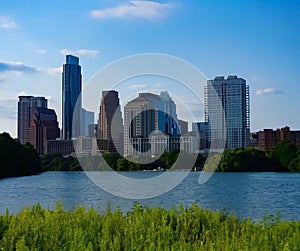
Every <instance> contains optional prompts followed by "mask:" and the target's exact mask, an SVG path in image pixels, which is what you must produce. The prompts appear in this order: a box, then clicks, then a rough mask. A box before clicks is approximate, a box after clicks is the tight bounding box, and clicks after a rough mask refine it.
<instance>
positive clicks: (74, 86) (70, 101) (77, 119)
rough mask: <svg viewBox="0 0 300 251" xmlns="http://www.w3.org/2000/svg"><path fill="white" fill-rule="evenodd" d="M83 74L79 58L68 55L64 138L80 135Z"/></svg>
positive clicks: (64, 73) (65, 71)
mask: <svg viewBox="0 0 300 251" xmlns="http://www.w3.org/2000/svg"><path fill="white" fill-rule="evenodd" d="M81 88H82V76H81V66H80V65H79V58H78V57H75V56H72V55H66V63H65V64H64V65H63V73H62V138H63V139H72V138H76V137H78V136H80V132H81V130H80V124H81V106H82V101H81Z"/></svg>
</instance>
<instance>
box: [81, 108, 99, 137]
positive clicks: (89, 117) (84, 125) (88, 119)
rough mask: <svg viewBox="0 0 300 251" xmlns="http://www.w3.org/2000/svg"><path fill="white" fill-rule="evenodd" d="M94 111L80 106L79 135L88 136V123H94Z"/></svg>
mask: <svg viewBox="0 0 300 251" xmlns="http://www.w3.org/2000/svg"><path fill="white" fill-rule="evenodd" d="M94 123H95V121H94V113H93V112H90V111H87V110H86V109H84V108H82V110H81V134H80V136H89V125H91V124H94Z"/></svg>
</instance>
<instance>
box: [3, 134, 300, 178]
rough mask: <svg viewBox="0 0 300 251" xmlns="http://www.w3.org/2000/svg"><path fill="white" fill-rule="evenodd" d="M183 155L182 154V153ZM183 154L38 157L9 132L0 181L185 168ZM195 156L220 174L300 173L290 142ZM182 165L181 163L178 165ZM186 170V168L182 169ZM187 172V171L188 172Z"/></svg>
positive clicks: (299, 156) (299, 150)
mask: <svg viewBox="0 0 300 251" xmlns="http://www.w3.org/2000/svg"><path fill="white" fill-rule="evenodd" d="M181 154H182V153H181ZM178 156H179V151H174V152H168V153H167V152H165V153H163V154H162V155H161V156H160V157H157V158H153V157H154V156H149V157H143V159H142V160H143V161H142V162H143V163H144V164H141V161H140V160H139V159H138V157H129V158H124V157H123V156H121V155H120V154H118V153H104V154H103V155H102V157H99V156H98V157H97V156H96V157H93V156H84V157H81V158H80V161H78V159H77V158H75V157H72V156H68V157H64V156H62V155H60V154H54V155H44V156H40V157H39V156H38V154H37V152H36V151H35V150H34V148H33V147H32V146H31V145H30V144H28V143H26V144H23V145H22V144H21V143H20V142H19V140H17V139H13V138H11V137H10V135H9V134H8V133H1V134H0V161H1V164H0V178H5V177H13V176H24V175H31V174H37V173H41V172H43V171H82V167H81V164H82V163H83V164H84V166H85V170H111V169H113V170H114V171H140V170H154V169H159V170H168V169H170V168H171V167H173V166H176V165H177V166H178V165H182V162H181V163H180V162H178ZM185 157H186V158H190V157H192V158H193V159H194V160H195V163H194V165H193V167H192V168H194V167H196V168H197V170H203V168H204V170H206V171H215V168H216V171H217V172H267V171H272V172H300V146H298V147H297V146H295V145H293V144H291V143H290V142H288V141H281V142H279V143H278V144H277V145H276V146H275V148H274V149H273V151H272V152H262V151H259V150H257V149H254V148H253V147H247V148H237V149H225V150H224V152H223V153H222V154H220V153H216V154H213V155H210V156H209V157H206V156H203V155H201V154H185ZM178 163H179V164H178ZM179 168H182V169H184V168H185V167H184V166H179ZM185 170H186V169H185Z"/></svg>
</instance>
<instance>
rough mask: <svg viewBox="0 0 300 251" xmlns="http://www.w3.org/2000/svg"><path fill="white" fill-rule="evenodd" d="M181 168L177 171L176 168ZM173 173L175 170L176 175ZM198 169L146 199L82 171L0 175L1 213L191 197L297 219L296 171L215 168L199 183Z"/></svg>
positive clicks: (170, 203)
mask: <svg viewBox="0 0 300 251" xmlns="http://www.w3.org/2000/svg"><path fill="white" fill-rule="evenodd" d="M179 173H180V172H179ZM179 173H178V175H180V174H179ZM123 175H126V176H130V177H133V178H144V179H145V178H150V177H153V176H155V175H158V173H157V172H156V173H155V172H131V173H123ZM199 175H200V173H199V172H191V173H190V174H189V175H188V176H187V178H186V179H185V180H184V181H183V182H181V183H180V184H179V185H178V186H177V187H175V188H174V189H172V190H171V191H169V192H167V193H164V194H162V195H161V196H157V197H153V198H150V199H141V200H132V199H124V198H120V197H117V196H114V195H111V194H109V193H107V192H105V191H103V190H102V189H101V188H99V187H98V186H96V185H95V184H94V183H93V182H92V181H91V180H90V179H89V178H88V177H87V175H86V174H85V173H84V172H46V173H42V174H40V175H34V176H28V177H18V178H8V179H1V180H0V212H1V213H4V212H5V210H6V208H8V209H9V212H11V213H17V212H19V211H20V210H21V209H23V208H24V207H25V206H26V205H30V206H31V205H34V204H36V203H40V204H41V205H42V206H43V207H46V208H51V209H52V208H54V207H55V205H56V203H57V202H58V201H61V202H62V203H63V205H64V207H65V208H67V209H73V208H74V207H75V206H77V205H85V206H86V207H87V208H88V207H94V208H96V209H97V210H98V211H99V212H104V211H105V209H106V207H107V204H108V202H109V203H110V205H111V208H112V209H115V208H116V207H120V208H121V210H122V211H123V212H126V211H128V210H130V209H131V208H132V207H133V204H134V202H135V201H138V202H140V203H141V204H142V205H147V206H160V207H164V208H171V207H176V206H178V205H180V203H181V204H183V205H184V206H189V205H191V204H192V203H193V202H196V203H198V204H200V206H201V207H202V208H207V209H211V210H219V209H221V210H222V209H224V210H226V211H227V212H230V211H235V212H236V215H237V216H238V217H250V218H251V219H253V220H260V219H262V216H263V215H264V214H276V212H279V213H280V216H281V218H282V219H286V220H297V221H300V174H296V173H214V174H213V176H212V177H211V178H210V179H209V180H208V181H207V182H206V183H204V184H202V185H200V184H199V183H198V180H199Z"/></svg>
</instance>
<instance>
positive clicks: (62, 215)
mask: <svg viewBox="0 0 300 251" xmlns="http://www.w3.org/2000/svg"><path fill="white" fill-rule="evenodd" d="M0 250H5V251H9V250H22V251H23V250H30V251H34V250H76V251H78V250H81V251H83V250H105V251H106V250H174V251H175V250H176V251H177V250H230V251H232V250H251V251H252V250H300V222H285V221H281V220H279V219H278V218H276V217H265V219H264V220H263V221H262V222H253V221H251V220H250V219H245V220H240V219H238V218H236V217H235V216H234V215H229V214H226V213H224V212H211V211H209V210H204V209H201V208H200V207H199V206H198V205H196V204H194V205H192V206H191V207H190V208H187V209H185V208H183V207H180V208H177V209H168V210H166V209H163V208H148V207H147V208H143V207H142V206H141V205H140V204H136V205H135V206H134V207H133V209H132V210H131V211H130V212H128V213H126V214H124V213H122V212H121V211H120V210H116V211H115V212H111V211H110V209H109V207H108V209H107V211H106V213H104V214H99V213H98V212H97V211H96V210H94V209H89V210H86V209H85V208H83V207H80V208H76V209H74V210H73V211H67V210H64V209H63V208H62V205H61V204H58V205H57V207H56V209H54V210H49V209H43V208H41V206H40V205H36V206H34V207H32V208H31V209H30V208H29V207H27V208H25V209H24V210H23V211H21V212H20V213H18V214H17V215H11V214H9V213H8V212H7V213H6V214H4V215H1V216H0Z"/></svg>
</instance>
